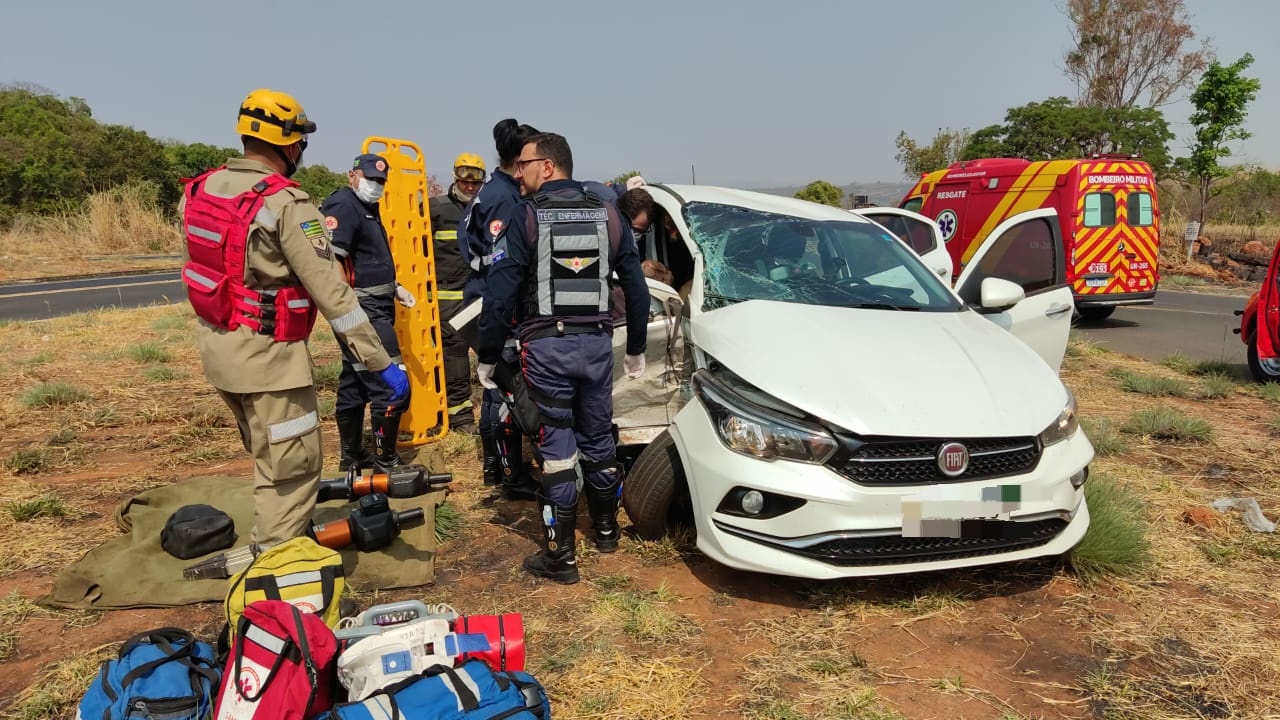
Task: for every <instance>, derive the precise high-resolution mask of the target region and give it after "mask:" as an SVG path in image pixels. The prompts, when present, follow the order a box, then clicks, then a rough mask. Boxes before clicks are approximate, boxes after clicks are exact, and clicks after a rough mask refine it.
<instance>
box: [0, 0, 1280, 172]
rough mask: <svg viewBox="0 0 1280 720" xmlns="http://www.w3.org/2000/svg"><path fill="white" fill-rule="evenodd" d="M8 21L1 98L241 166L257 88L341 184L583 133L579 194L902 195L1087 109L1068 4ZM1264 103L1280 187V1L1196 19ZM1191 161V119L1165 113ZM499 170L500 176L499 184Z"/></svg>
mask: <svg viewBox="0 0 1280 720" xmlns="http://www.w3.org/2000/svg"><path fill="white" fill-rule="evenodd" d="M5 5H6V7H5V8H4V10H3V13H2V15H0V17H2V19H0V83H13V82H27V83H35V84H38V85H41V86H44V87H46V88H48V89H50V90H52V91H54V92H56V93H58V94H60V95H63V96H79V97H83V98H85V99H86V100H87V101H88V102H89V105H90V107H92V109H93V112H94V115H95V117H97V118H98V119H99V120H102V121H105V122H111V123H121V124H126V125H132V126H134V127H136V128H138V129H141V130H145V131H146V132H147V133H149V134H151V135H152V136H154V137H161V138H173V139H177V140H180V141H183V142H205V143H211V144H216V145H225V146H236V145H237V144H238V142H237V136H236V134H235V125H234V123H235V111H236V108H237V107H238V106H239V103H240V101H241V100H242V99H243V98H244V96H245V95H246V94H247V93H248V91H249V90H252V89H254V88H257V87H269V88H273V89H278V90H284V91H286V92H289V93H291V94H293V95H294V96H295V97H297V98H298V100H299V101H300V102H301V103H302V105H303V106H304V108H305V109H306V111H307V114H308V115H309V116H310V117H311V118H312V119H313V120H315V121H316V122H317V124H318V125H319V132H318V133H317V134H316V136H314V137H313V139H312V142H311V148H310V149H309V150H308V151H307V160H309V161H311V162H322V163H324V164H326V165H328V166H330V167H331V168H334V169H344V168H345V167H346V166H347V163H349V161H350V158H351V157H353V156H354V155H355V154H356V152H358V150H359V145H360V142H361V141H362V140H363V139H364V138H365V137H366V136H369V135H382V136H389V137H398V138H404V139H408V140H412V141H414V142H416V143H417V144H418V145H420V146H421V147H422V148H423V152H424V156H425V159H426V162H427V171H428V172H430V173H433V174H436V175H437V176H441V177H444V176H448V175H449V168H450V167H451V165H452V160H453V158H454V156H456V155H457V154H458V153H459V152H477V153H479V154H480V155H481V156H482V157H484V158H485V160H486V162H490V163H492V162H493V160H494V156H495V153H494V148H493V140H492V135H491V131H492V128H493V124H494V123H495V122H496V121H498V120H500V119H502V118H504V117H515V118H517V119H519V120H520V121H522V122H527V123H529V124H531V125H533V126H535V127H537V128H539V129H541V130H548V131H555V132H559V133H561V134H563V135H565V136H566V137H567V138H568V139H569V143H570V145H571V147H572V148H573V151H574V159H575V164H576V165H577V172H575V175H576V176H577V177H579V178H583V179H593V178H595V179H608V178H610V177H613V176H614V175H617V174H619V173H622V172H625V171H628V170H632V169H637V170H640V171H641V172H642V173H643V174H644V175H645V176H646V177H647V178H649V179H652V180H655V181H667V182H688V181H689V179H690V167H691V166H693V167H695V168H696V173H697V181H698V182H699V183H708V184H721V185H731V186H738V187H747V188H759V187H772V186H780V185H796V184H802V183H806V182H808V181H810V180H814V179H824V180H830V181H832V182H835V183H837V184H845V183H848V182H852V181H864V182H871V181H877V180H882V181H896V180H900V179H901V170H900V168H899V166H898V164H897V163H896V161H895V160H894V158H893V156H894V153H895V148H894V145H893V141H894V138H895V137H896V136H897V134H898V131H900V130H906V131H907V132H908V133H909V134H911V135H913V136H915V137H916V138H917V139H920V140H922V141H927V140H929V139H931V138H932V137H933V134H934V133H935V132H936V131H937V129H938V128H940V127H952V128H963V127H967V128H970V129H977V128H979V127H983V126H986V125H990V124H993V123H998V122H1001V121H1002V120H1003V118H1004V114H1005V111H1006V110H1007V109H1008V108H1009V107H1011V106H1017V105H1023V104H1025V103H1027V102H1031V101H1039V100H1043V99H1045V98H1047V97H1050V96H1054V95H1067V96H1070V97H1074V96H1075V88H1074V86H1073V85H1072V84H1071V83H1070V82H1069V81H1068V80H1067V78H1066V77H1065V75H1064V74H1063V72H1062V64H1063V62H1062V56H1063V53H1064V50H1065V49H1066V48H1067V47H1068V45H1069V43H1070V35H1069V27H1068V25H1067V22H1066V20H1065V18H1064V17H1063V15H1062V14H1061V12H1060V10H1059V9H1058V7H1059V3H1058V2H1057V1H1056V0H968V1H967V2H951V1H947V0H918V1H915V2H907V1H902V2H878V3H871V2H864V1H863V0H829V1H817V0H812V1H811V0H792V1H791V2H777V1H769V0H734V1H732V2H710V1H707V0H683V1H681V0H644V1H640V2H619V1H612V2H587V1H585V0H583V1H572V2H571V1H569V0H564V1H560V0H541V1H539V2H511V1H494V2H488V1H485V0H470V1H467V0H458V1H457V2H452V3H444V2H423V1H411V0H403V1H400V2H372V1H366V2H360V1H359V0H357V1H354V2H353V1H350V0H347V1H342V2H333V1H331V0H322V1H311V2H306V1H303V0H291V1H284V0H257V1H256V2H245V1H243V0H211V1H210V0H207V1H205V2H174V1H173V0H169V1H168V2H141V1H138V0H113V1H111V2H103V1H102V0H78V1H75V2H72V1H70V0H42V1H41V2H9V3H6V4H5ZM1187 6H1188V9H1189V10H1190V12H1191V14H1192V19H1193V22H1194V24H1195V25H1196V27H1197V29H1198V32H1199V34H1200V35H1201V36H1202V37H1207V38H1209V39H1210V40H1211V42H1212V45H1213V48H1214V49H1215V51H1216V52H1217V54H1218V57H1219V58H1220V59H1221V60H1222V61H1223V62H1232V61H1234V60H1235V59H1237V58H1238V57H1239V56H1240V55H1241V54H1243V53H1244V52H1246V51H1248V52H1252V53H1253V55H1254V56H1255V57H1256V62H1255V64H1254V65H1253V67H1252V68H1251V69H1250V74H1251V75H1252V76H1254V77H1258V78H1260V79H1261V80H1262V91H1261V93H1260V94H1259V96H1258V99H1257V101H1256V102H1255V103H1254V104H1253V106H1252V107H1251V110H1250V116H1249V120H1248V124H1247V128H1248V129H1250V130H1251V131H1253V132H1254V134H1255V136H1254V137H1253V138H1252V139H1250V140H1248V141H1247V142H1244V143H1241V144H1239V145H1238V146H1237V154H1236V156H1235V157H1234V158H1233V159H1232V160H1233V161H1234V162H1253V163H1257V164H1261V165H1263V166H1266V167H1270V168H1275V167H1277V166H1280V133H1277V132H1275V131H1274V129H1275V128H1277V127H1278V126H1280V43H1277V42H1276V40H1275V37H1274V32H1275V27H1276V26H1277V24H1278V23H1277V21H1280V3H1278V2H1276V0H1187ZM1165 113H1166V117H1167V118H1168V120H1169V121H1170V123H1171V125H1172V126H1173V129H1174V131H1175V132H1177V133H1178V134H1179V140H1177V141H1175V142H1174V144H1173V145H1172V146H1171V148H1170V150H1171V151H1172V153H1173V154H1174V155H1175V156H1178V155H1184V154H1185V146H1186V140H1185V137H1186V136H1187V134H1188V133H1187V124H1186V119H1187V116H1188V115H1189V113H1190V106H1189V104H1187V103H1186V102H1185V101H1184V102H1180V103H1175V104H1173V105H1170V106H1168V107H1167V108H1165ZM491 167H492V164H491Z"/></svg>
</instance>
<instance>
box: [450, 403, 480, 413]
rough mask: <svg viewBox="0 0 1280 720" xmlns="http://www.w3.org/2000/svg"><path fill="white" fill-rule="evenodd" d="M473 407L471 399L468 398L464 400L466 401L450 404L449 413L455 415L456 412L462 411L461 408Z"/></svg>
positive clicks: (468, 408)
mask: <svg viewBox="0 0 1280 720" xmlns="http://www.w3.org/2000/svg"><path fill="white" fill-rule="evenodd" d="M473 407H475V406H474V405H472V404H471V401H470V400H468V401H466V402H461V403H458V404H457V405H451V406H450V407H449V414H450V415H457V414H458V413H460V412H462V411H463V410H470V409H471V408H473Z"/></svg>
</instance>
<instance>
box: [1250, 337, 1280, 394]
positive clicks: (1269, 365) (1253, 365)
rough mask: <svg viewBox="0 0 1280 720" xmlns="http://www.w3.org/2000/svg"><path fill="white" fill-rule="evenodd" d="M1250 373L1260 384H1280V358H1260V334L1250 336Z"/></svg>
mask: <svg viewBox="0 0 1280 720" xmlns="http://www.w3.org/2000/svg"><path fill="white" fill-rule="evenodd" d="M1248 344H1249V371H1250V372H1252V373H1253V378H1254V379H1255V380H1257V381H1258V382H1260V383H1272V382H1280V358H1270V359H1268V360H1263V359H1262V358H1260V357H1258V333H1257V332H1253V333H1251V334H1250V335H1249V342H1248Z"/></svg>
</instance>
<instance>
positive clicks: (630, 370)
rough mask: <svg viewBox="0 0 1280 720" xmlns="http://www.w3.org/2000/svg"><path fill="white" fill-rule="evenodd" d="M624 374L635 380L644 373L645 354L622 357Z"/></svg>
mask: <svg viewBox="0 0 1280 720" xmlns="http://www.w3.org/2000/svg"><path fill="white" fill-rule="evenodd" d="M622 374H623V375H626V376H627V378H628V379H629V380H635V379H636V378H638V377H640V376H641V375H643V374H644V356H643V355H627V356H626V357H624V358H622Z"/></svg>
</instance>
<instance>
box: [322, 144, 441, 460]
mask: <svg viewBox="0 0 1280 720" xmlns="http://www.w3.org/2000/svg"><path fill="white" fill-rule="evenodd" d="M347 180H348V183H349V184H348V186H347V187H344V188H339V189H338V190H334V191H333V192H332V193H330V195H329V197H327V198H325V201H324V203H322V204H321V205H320V213H321V214H322V215H324V223H325V227H326V228H328V229H329V231H330V232H331V233H332V234H333V251H334V254H335V255H337V257H338V259H339V261H340V262H341V263H342V268H343V271H344V272H345V274H346V278H347V282H348V283H349V284H350V285H351V287H353V288H354V289H355V293H356V297H357V298H358V299H359V301H360V307H361V308H363V309H364V312H365V314H366V315H368V316H369V322H370V323H372V324H373V327H374V329H375V330H377V332H378V338H379V339H380V340H381V341H382V347H383V348H385V349H386V351H387V354H388V355H390V356H391V362H392V363H393V364H396V365H399V366H400V367H401V368H403V367H404V359H403V358H402V357H401V355H400V342H399V340H398V339H397V338H396V330H395V316H396V312H395V304H394V303H395V302H397V301H398V302H399V303H400V304H401V305H404V306H405V307H413V306H414V304H415V303H416V302H417V300H416V298H414V297H413V294H412V293H410V292H409V291H408V290H407V289H406V288H404V287H402V286H400V285H399V284H398V283H397V282H396V265H395V261H394V260H393V259H392V257H391V245H390V243H389V241H388V239H387V232H386V230H385V229H384V228H383V227H382V219H381V217H380V215H379V211H378V199H379V198H381V197H382V192H383V190H384V189H385V187H386V182H387V161H386V160H385V159H383V158H382V157H380V156H378V155H375V154H372V153H366V154H364V155H359V156H357V157H356V159H355V162H354V163H353V165H352V168H351V170H350V171H349V172H348V173H347ZM338 344H339V345H340V346H341V347H342V373H341V375H339V376H338V400H337V403H336V405H335V415H336V419H337V424H338V437H339V439H340V441H341V444H342V460H341V462H340V464H339V468H340V469H341V470H348V469H350V468H352V467H355V468H357V470H359V469H363V468H366V467H373V468H374V469H375V470H377V471H379V472H385V471H387V470H389V469H391V468H394V467H396V466H398V465H400V464H401V459H400V455H399V454H397V453H396V439H397V436H398V435H399V432H400V417H401V416H402V415H403V414H404V412H405V410H406V409H408V407H409V396H408V395H406V396H405V397H404V398H403V399H401V400H400V401H399V402H393V398H392V396H391V393H390V391H389V389H388V387H387V385H386V384H385V383H383V382H381V381H380V380H379V378H378V376H377V375H375V374H374V373H371V372H369V369H368V368H367V367H365V366H364V364H362V363H361V362H360V361H359V359H358V358H357V357H356V356H355V355H354V354H353V353H352V352H351V349H350V348H349V347H347V344H346V343H345V342H343V341H342V339H341V338H339V339H338ZM365 405H368V406H369V415H370V417H369V425H370V426H371V428H372V430H373V442H374V448H375V450H376V452H377V455H376V456H374V457H371V456H370V455H369V452H368V451H367V450H365V448H364V442H363V441H364V408H365Z"/></svg>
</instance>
